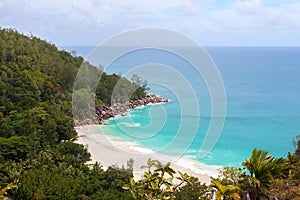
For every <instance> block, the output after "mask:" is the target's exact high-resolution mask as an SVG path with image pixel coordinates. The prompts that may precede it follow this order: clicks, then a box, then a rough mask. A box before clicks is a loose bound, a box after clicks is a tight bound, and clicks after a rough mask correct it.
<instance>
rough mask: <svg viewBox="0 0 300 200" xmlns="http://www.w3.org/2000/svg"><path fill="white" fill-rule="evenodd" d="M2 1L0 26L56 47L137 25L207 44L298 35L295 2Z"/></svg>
mask: <svg viewBox="0 0 300 200" xmlns="http://www.w3.org/2000/svg"><path fill="white" fill-rule="evenodd" d="M0 2H1V4H0V26H3V27H16V28H17V29H18V30H20V31H21V32H25V33H29V32H32V33H33V34H35V35H37V36H39V37H42V38H44V39H47V40H49V41H52V42H54V43H56V44H59V45H66V44H69V45H72V44H73V45H77V44H84V45H95V44H97V43H99V42H100V41H101V40H104V39H105V38H107V37H110V36H112V35H114V34H117V33H119V32H121V31H126V30H128V29H132V28H141V27H160V28H168V29H173V30H175V31H179V32H182V33H183V34H186V35H188V36H190V37H192V38H194V39H195V40H197V41H199V42H201V43H204V44H211V45H222V44H229V45H230V44H233V45H236V44H244V43H245V42H248V44H258V45H260V44H262V43H271V42H273V43H274V40H272V41H271V39H270V41H267V40H268V38H269V37H268V35H271V34H272V35H274V34H275V35H278V37H279V35H280V34H282V35H290V36H289V37H287V38H281V40H279V41H278V43H280V44H281V43H285V44H287V45H288V44H289V43H291V41H292V40H297V41H298V39H297V37H296V36H297V34H299V33H300V26H299V25H300V24H299V19H300V12H299V11H300V3H298V2H294V3H293V2H291V3H288V1H286V3H285V4H279V3H278V2H277V3H276V5H275V4H272V2H273V1H269V3H268V4H266V1H260V0H247V1H240V0H238V1H235V2H232V3H230V2H228V3H223V4H222V5H221V4H220V2H217V1H216V0H187V1H181V0H165V1H159V0H131V1H117V0H110V1H104V0H102V1H99V0H86V1H82V0H44V1H37V0H27V1H21V0H1V1H0ZM214 37H215V38H214ZM261 38H265V40H266V41H261ZM270 38H271V37H270ZM279 38H280V37H279ZM276 42H277V41H276ZM298 44H299V45H300V41H298ZM262 45H264V44H262Z"/></svg>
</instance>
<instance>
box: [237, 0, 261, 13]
mask: <svg viewBox="0 0 300 200" xmlns="http://www.w3.org/2000/svg"><path fill="white" fill-rule="evenodd" d="M233 8H234V9H235V11H236V12H237V13H240V14H246V15H248V14H256V13H258V12H259V11H260V9H261V0H251V1H240V0H239V1H237V2H235V3H234V4H233Z"/></svg>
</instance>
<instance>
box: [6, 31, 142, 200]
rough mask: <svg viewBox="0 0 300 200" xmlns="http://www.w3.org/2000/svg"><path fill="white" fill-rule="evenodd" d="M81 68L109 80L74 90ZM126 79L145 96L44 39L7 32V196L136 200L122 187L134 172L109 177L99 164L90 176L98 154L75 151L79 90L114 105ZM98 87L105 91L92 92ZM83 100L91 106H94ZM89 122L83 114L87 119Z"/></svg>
mask: <svg viewBox="0 0 300 200" xmlns="http://www.w3.org/2000/svg"><path fill="white" fill-rule="evenodd" d="M81 65H82V66H83V67H82V68H80V69H81V70H83V71H84V70H86V71H88V72H92V74H93V76H97V75H99V74H101V73H102V75H103V77H104V79H101V81H100V83H97V82H95V81H96V80H95V79H82V80H80V79H79V80H77V81H78V83H77V85H74V83H75V78H76V74H77V72H78V71H79V67H80V66H81ZM88 78H90V77H88ZM119 79H122V80H124V82H126V85H124V87H122V88H124V89H128V88H127V87H130V88H139V86H137V85H136V84H135V83H133V82H131V81H129V80H127V79H125V78H122V77H120V76H118V75H115V74H113V75H108V74H106V73H104V72H101V71H99V70H98V69H97V68H96V67H93V66H91V65H90V64H89V63H87V62H84V60H83V58H82V57H76V56H74V54H73V55H72V54H70V53H68V52H66V51H63V50H58V49H57V47H56V46H55V45H53V44H50V43H48V42H46V41H43V40H41V39H39V38H37V37H34V36H30V37H28V36H24V35H22V34H19V33H18V32H17V31H16V30H12V29H1V28H0V149H1V152H0V161H1V162H0V188H3V189H1V195H3V196H9V195H11V196H12V197H15V198H16V199H80V198H82V199H88V198H92V199H111V198H115V199H131V197H130V193H129V192H126V191H124V190H123V189H122V185H124V184H125V183H129V179H130V177H131V176H132V171H130V170H124V169H119V168H109V169H108V170H107V171H104V170H103V169H102V168H101V166H100V165H98V164H97V165H94V166H92V167H91V168H89V167H88V166H87V165H85V163H86V162H87V161H88V160H90V154H89V153H88V152H87V150H86V149H85V148H84V147H83V146H82V145H78V144H75V143H73V141H74V140H75V139H76V138H77V133H76V131H75V130H74V120H73V117H72V114H73V113H72V107H71V106H72V104H71V102H72V92H73V87H79V86H80V87H81V86H84V87H82V88H80V90H79V95H82V96H85V95H86V94H87V93H88V92H90V91H92V89H94V90H95V91H97V92H96V96H93V98H95V97H96V100H95V101H96V102H97V103H106V104H110V103H111V99H110V97H111V95H112V93H113V89H114V85H115V84H116V82H117V81H118V80H119ZM93 81H94V82H93ZM92 84H95V85H96V87H98V89H97V90H96V88H91V85H92ZM125 86H126V87H125ZM86 91H88V92H86ZM142 91H143V92H144V90H142ZM133 94H135V92H133ZM144 94H145V93H140V91H139V92H137V95H144ZM79 100H81V101H82V102H81V103H82V104H83V106H89V105H90V104H89V103H90V102H84V99H79ZM84 103H85V104H86V105H85V104H84ZM80 106H82V105H80ZM88 108H91V107H88ZM75 111H76V108H75ZM87 117H90V116H87V115H86V114H85V113H82V115H81V118H82V119H84V118H87ZM95 174H96V176H95ZM15 180H18V181H19V182H18V184H17V186H18V187H17V186H16V183H15V182H14V181H15ZM116 190H117V191H118V192H116Z"/></svg>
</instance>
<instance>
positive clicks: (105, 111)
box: [74, 93, 169, 127]
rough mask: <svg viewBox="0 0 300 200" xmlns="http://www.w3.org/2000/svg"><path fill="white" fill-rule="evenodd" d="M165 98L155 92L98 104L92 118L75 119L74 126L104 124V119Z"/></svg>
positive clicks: (165, 99)
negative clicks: (125, 99)
mask: <svg viewBox="0 0 300 200" xmlns="http://www.w3.org/2000/svg"><path fill="white" fill-rule="evenodd" d="M168 101H169V100H168V99H167V98H162V97H159V96H157V95H155V94H151V93H146V95H145V97H143V98H141V99H137V100H130V101H126V102H123V103H114V104H113V105H111V106H107V105H103V104H99V105H97V106H96V107H95V110H94V111H93V112H94V115H95V117H94V118H93V119H84V120H75V122H74V124H75V127H77V126H85V125H93V124H105V121H106V120H108V119H110V118H114V117H116V116H126V115H127V114H126V113H127V112H128V111H129V110H131V109H135V108H137V107H139V106H147V105H151V104H158V103H167V102H168Z"/></svg>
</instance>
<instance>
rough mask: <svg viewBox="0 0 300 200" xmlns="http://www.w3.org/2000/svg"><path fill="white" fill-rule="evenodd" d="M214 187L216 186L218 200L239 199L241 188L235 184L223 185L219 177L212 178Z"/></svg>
mask: <svg viewBox="0 0 300 200" xmlns="http://www.w3.org/2000/svg"><path fill="white" fill-rule="evenodd" d="M212 187H213V188H215V195H216V198H217V200H223V199H224V200H227V199H228V200H231V199H234V200H239V199H241V197H240V195H239V191H240V188H239V187H238V186H235V185H223V184H222V183H221V181H220V180H219V179H212Z"/></svg>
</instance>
